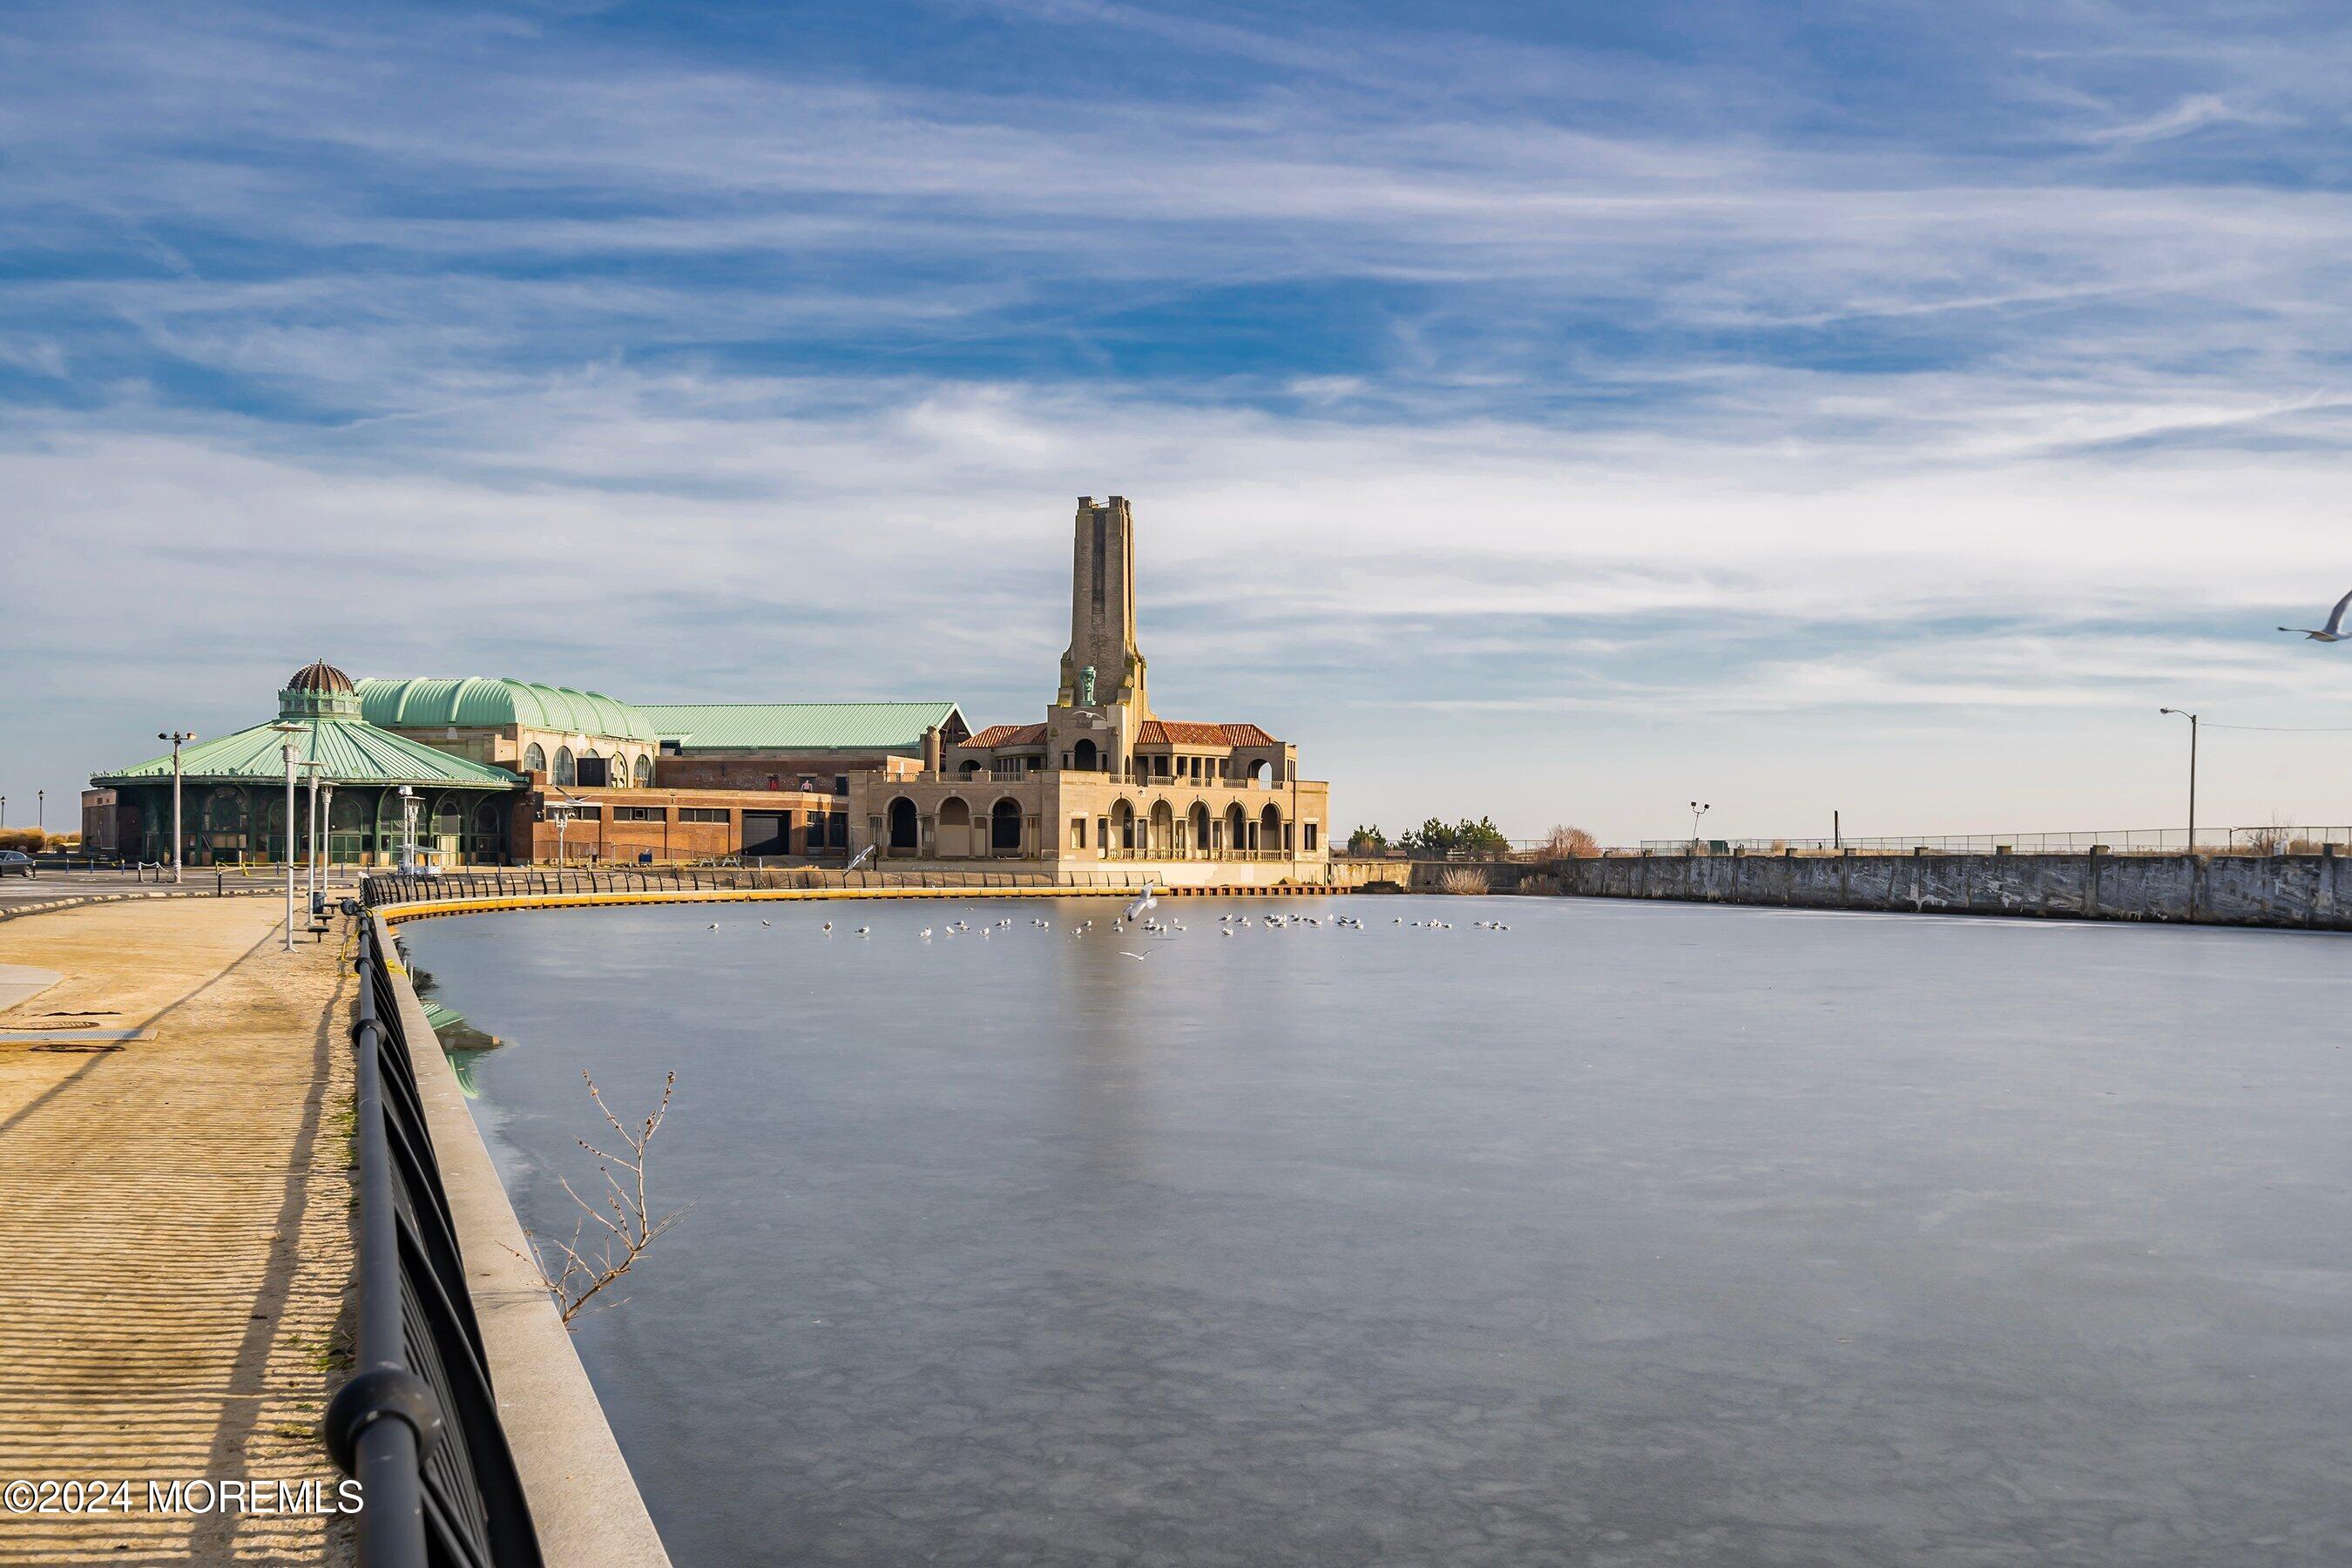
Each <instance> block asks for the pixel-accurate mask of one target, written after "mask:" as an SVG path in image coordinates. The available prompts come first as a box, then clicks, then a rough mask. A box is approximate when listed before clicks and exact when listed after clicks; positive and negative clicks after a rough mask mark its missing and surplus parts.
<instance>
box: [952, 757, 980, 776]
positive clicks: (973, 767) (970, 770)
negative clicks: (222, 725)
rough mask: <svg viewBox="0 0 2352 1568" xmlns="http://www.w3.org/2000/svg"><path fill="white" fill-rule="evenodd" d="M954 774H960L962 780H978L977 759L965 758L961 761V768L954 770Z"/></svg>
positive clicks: (978, 764)
mask: <svg viewBox="0 0 2352 1568" xmlns="http://www.w3.org/2000/svg"><path fill="white" fill-rule="evenodd" d="M956 772H957V773H959V774H961V776H962V777H964V778H968V779H976V778H978V777H979V776H980V763H979V760H978V759H976V758H973V757H966V758H965V759H964V760H963V763H962V765H961V767H959V768H957V769H956Z"/></svg>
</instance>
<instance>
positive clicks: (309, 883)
mask: <svg viewBox="0 0 2352 1568" xmlns="http://www.w3.org/2000/svg"><path fill="white" fill-rule="evenodd" d="M326 769H327V764H326V763H322V762H320V761H319V760H318V759H317V758H315V757H314V758H312V759H311V760H310V761H309V762H306V763H303V764H302V772H303V773H305V774H307V775H308V776H309V780H310V803H309V804H310V853H309V854H308V855H306V856H304V857H303V865H302V890H303V892H304V893H305V894H307V895H308V896H309V899H310V903H309V906H308V907H309V908H310V909H312V910H316V909H317V908H318V907H319V775H320V773H324V772H326Z"/></svg>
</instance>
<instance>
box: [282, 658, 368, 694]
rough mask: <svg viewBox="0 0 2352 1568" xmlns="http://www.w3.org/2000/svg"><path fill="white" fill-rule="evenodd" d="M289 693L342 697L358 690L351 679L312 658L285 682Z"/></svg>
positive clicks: (320, 660)
mask: <svg viewBox="0 0 2352 1568" xmlns="http://www.w3.org/2000/svg"><path fill="white" fill-rule="evenodd" d="M286 689H287V690H289V691H318V692H325V693H329V694H331V695H333V696H338V697H340V696H342V695H344V694H345V693H347V692H351V691H354V690H356V689H357V688H356V687H354V686H352V678H351V677H350V676H348V675H345V674H344V673H343V672H342V671H341V670H340V669H337V668H335V667H334V666H333V665H331V664H329V663H328V662H327V661H326V660H325V659H323V658H314V659H312V660H311V661H310V663H308V664H306V665H304V666H303V667H302V668H299V669H298V670H296V671H295V672H294V673H293V675H292V676H291V677H290V678H289V679H288V680H287V682H286Z"/></svg>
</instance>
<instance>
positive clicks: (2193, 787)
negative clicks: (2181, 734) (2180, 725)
mask: <svg viewBox="0 0 2352 1568" xmlns="http://www.w3.org/2000/svg"><path fill="white" fill-rule="evenodd" d="M2189 853H2190V854H2191V855H2194V854H2195V853H2197V715H2196V714H2194V713H2191V714H2190V715H2189Z"/></svg>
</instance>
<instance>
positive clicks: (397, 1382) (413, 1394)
mask: <svg viewBox="0 0 2352 1568" xmlns="http://www.w3.org/2000/svg"><path fill="white" fill-rule="evenodd" d="M344 908H345V910H346V911H347V912H350V913H352V914H355V915H356V914H357V913H358V906H357V905H354V904H351V903H346V904H345V906H344ZM357 968H358V971H359V977H360V985H359V1021H358V1022H357V1023H355V1024H353V1025H352V1046H353V1047H354V1048H355V1050H356V1052H357V1055H358V1078H357V1091H356V1094H355V1097H354V1100H355V1105H354V1109H355V1110H356V1113H357V1119H358V1129H357V1134H358V1135H357V1142H358V1155H359V1163H358V1170H357V1173H356V1174H357V1181H358V1188H359V1224H358V1240H359V1247H358V1250H359V1268H358V1276H359V1342H358V1354H357V1357H356V1365H355V1367H354V1369H353V1371H352V1377H351V1381H349V1382H348V1383H346V1384H343V1386H342V1387H341V1388H340V1389H338V1390H337V1391H336V1393H335V1396H334V1398H333V1399H332V1400H331V1402H330V1403H329V1404H328V1406H327V1414H326V1418H325V1422H324V1427H325V1436H326V1439H327V1447H328V1450H329V1452H331V1454H332V1455H333V1456H334V1459H335V1462H336V1463H337V1464H338V1465H340V1466H341V1467H342V1469H343V1471H344V1473H345V1474H347V1475H349V1476H352V1477H353V1478H355V1479H357V1480H358V1481H359V1483H360V1485H361V1488H362V1499H363V1506H362V1509H361V1510H360V1512H359V1514H358V1515H357V1518H356V1521H355V1522H356V1524H357V1527H358V1536H359V1556H360V1562H361V1563H362V1564H363V1565H365V1568H540V1563H541V1558H540V1552H539V1535H538V1531H536V1530H535V1529H534V1528H533V1527H532V1524H531V1520H530V1507H529V1506H528V1505H527V1504H526V1503H525V1502H524V1500H523V1494H522V1482H521V1480H520V1478H519V1477H518V1476H517V1475H516V1473H515V1464H514V1456H513V1454H512V1453H511V1452H510V1451H509V1448H508V1446H507V1437H506V1432H505V1429H504V1428H503V1427H501V1426H499V1405H498V1398H497V1396H496V1395H495V1394H493V1393H492V1391H491V1388H490V1373H489V1366H488V1361H487V1359H486V1358H485V1357H484V1355H483V1353H482V1335H481V1330H480V1328H479V1326H478V1324H477V1323H476V1322H475V1321H474V1306H473V1300H472V1298H471V1297H470V1296H469V1295H468V1294H467V1289H466V1271H465V1265H464V1261H463V1259H462V1258H460V1256H459V1254H458V1248H457V1227H456V1226H455V1225H454V1224H453V1223H452V1221H451V1219H450V1215H449V1200H448V1196H447V1194H446V1193H445V1192H444V1191H443V1190H442V1186H441V1172H440V1166H439V1164H438V1163H436V1160H435V1158H434V1154H433V1140H432V1138H431V1137H430V1135H429V1134H428V1133H427V1132H426V1131H425V1110H424V1104H423V1101H422V1100H421V1098H420V1097H419V1095H418V1093H417V1089H416V1075H415V1068H414V1067H413V1065H412V1060H411V1057H410V1041H409V1040H408V1038H407V1034H406V1031H405V1030H404V1028H403V1027H402V1026H401V1021H400V1007H399V1003H398V997H397V994H396V993H395V992H394V988H393V980H392V976H391V974H390V973H388V972H387V969H386V966H385V963H384V960H383V953H382V952H380V951H379V949H378V947H377V944H376V940H375V931H374V926H373V921H366V920H365V919H364V918H362V923H361V926H360V935H359V961H358V964H357ZM427 1048H436V1049H437V1048H438V1047H437V1043H433V1044H430V1045H428V1047H427Z"/></svg>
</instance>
